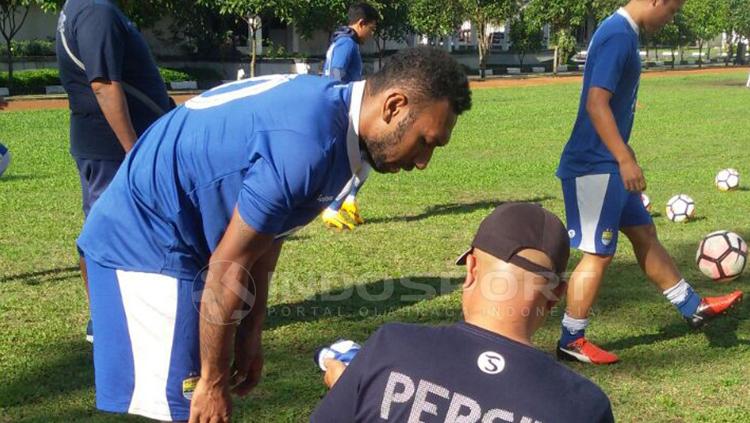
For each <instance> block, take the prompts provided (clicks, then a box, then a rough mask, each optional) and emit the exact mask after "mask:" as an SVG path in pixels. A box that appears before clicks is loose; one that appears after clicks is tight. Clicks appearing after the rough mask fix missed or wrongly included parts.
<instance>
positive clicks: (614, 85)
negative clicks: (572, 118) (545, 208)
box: [557, 9, 641, 179]
mask: <svg viewBox="0 0 750 423" xmlns="http://www.w3.org/2000/svg"><path fill="white" fill-rule="evenodd" d="M638 33H639V29H638V26H637V25H636V24H635V22H634V21H633V20H632V18H631V17H630V15H628V13H627V12H626V11H625V10H624V9H620V10H619V11H618V12H617V13H615V14H614V15H612V16H610V17H609V18H607V19H606V20H604V22H602V24H601V25H600V27H599V28H598V29H597V30H596V33H595V34H594V37H593V38H592V40H591V45H590V46H589V50H588V57H587V59H586V67H585V69H584V74H583V92H582V93H581V103H580V106H579V109H578V118H577V119H576V123H575V126H574V127H573V133H572V135H571V136H570V140H569V141H568V143H567V145H566V146H565V149H564V150H563V154H562V158H561V160H560V166H559V167H558V169H557V176H558V177H560V178H563V179H565V178H572V177H577V176H583V175H592V174H603V173H616V172H619V167H618V165H617V161H616V160H615V158H614V157H613V156H612V153H611V152H610V151H609V149H608V148H607V146H606V145H604V143H603V142H602V140H601V138H600V137H599V135H598V134H597V133H596V130H595V129H594V125H593V124H592V122H591V118H590V117H589V115H588V112H587V111H586V102H587V100H588V92H589V89H591V88H592V87H599V88H603V89H605V90H607V91H609V92H611V93H612V94H613V95H612V100H611V101H610V106H611V107H612V112H613V113H614V116H615V120H616V121H617V128H618V129H619V130H620V135H621V136H622V138H623V139H624V140H625V142H628V140H629V138H630V131H631V130H632V128H633V120H634V117H635V107H636V100H637V97H638V87H639V83H640V77H641V58H640V52H639V48H638V45H639V42H638Z"/></svg>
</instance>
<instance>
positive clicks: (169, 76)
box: [159, 68, 192, 84]
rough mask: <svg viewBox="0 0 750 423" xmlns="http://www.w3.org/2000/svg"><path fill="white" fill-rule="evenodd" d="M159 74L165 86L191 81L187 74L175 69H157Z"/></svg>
mask: <svg viewBox="0 0 750 423" xmlns="http://www.w3.org/2000/svg"><path fill="white" fill-rule="evenodd" d="M159 74H161V79H163V80H164V83H166V84H169V83H170V82H182V81H190V80H192V79H191V77H190V75H189V74H188V73H187V72H184V71H182V70H177V69H169V68H159Z"/></svg>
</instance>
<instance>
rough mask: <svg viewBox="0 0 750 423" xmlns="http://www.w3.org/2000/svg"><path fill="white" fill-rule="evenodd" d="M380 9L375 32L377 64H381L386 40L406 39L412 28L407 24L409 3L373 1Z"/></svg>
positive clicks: (396, 0) (387, 0)
mask: <svg viewBox="0 0 750 423" xmlns="http://www.w3.org/2000/svg"><path fill="white" fill-rule="evenodd" d="M373 5H374V6H375V7H377V8H378V9H379V11H380V22H378V29H377V32H376V33H375V45H376V46H377V47H378V64H379V65H380V66H382V65H383V51H384V50H385V43H386V42H387V41H389V40H390V41H406V39H407V37H408V36H409V34H412V33H413V32H414V29H413V28H412V27H411V25H410V24H409V3H408V2H405V1H402V0H378V2H377V3H373Z"/></svg>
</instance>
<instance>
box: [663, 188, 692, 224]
mask: <svg viewBox="0 0 750 423" xmlns="http://www.w3.org/2000/svg"><path fill="white" fill-rule="evenodd" d="M694 217H695V201H693V199H692V198H690V196H689V195H685V194H679V195H675V196H674V197H672V198H670V199H669V201H668V202H667V219H669V220H671V221H672V222H676V223H681V222H687V221H688V220H690V219H692V218H694Z"/></svg>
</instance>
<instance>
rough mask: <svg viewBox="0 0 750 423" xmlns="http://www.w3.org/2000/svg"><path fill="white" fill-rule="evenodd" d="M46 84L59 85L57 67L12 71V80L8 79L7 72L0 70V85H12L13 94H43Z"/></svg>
mask: <svg viewBox="0 0 750 423" xmlns="http://www.w3.org/2000/svg"><path fill="white" fill-rule="evenodd" d="M48 85H60V73H59V72H58V70H57V69H35V70H22V71H16V72H13V81H12V82H11V81H8V73H7V72H0V86H1V87H8V86H12V87H13V95H27V94H44V92H45V87H46V86H48Z"/></svg>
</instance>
